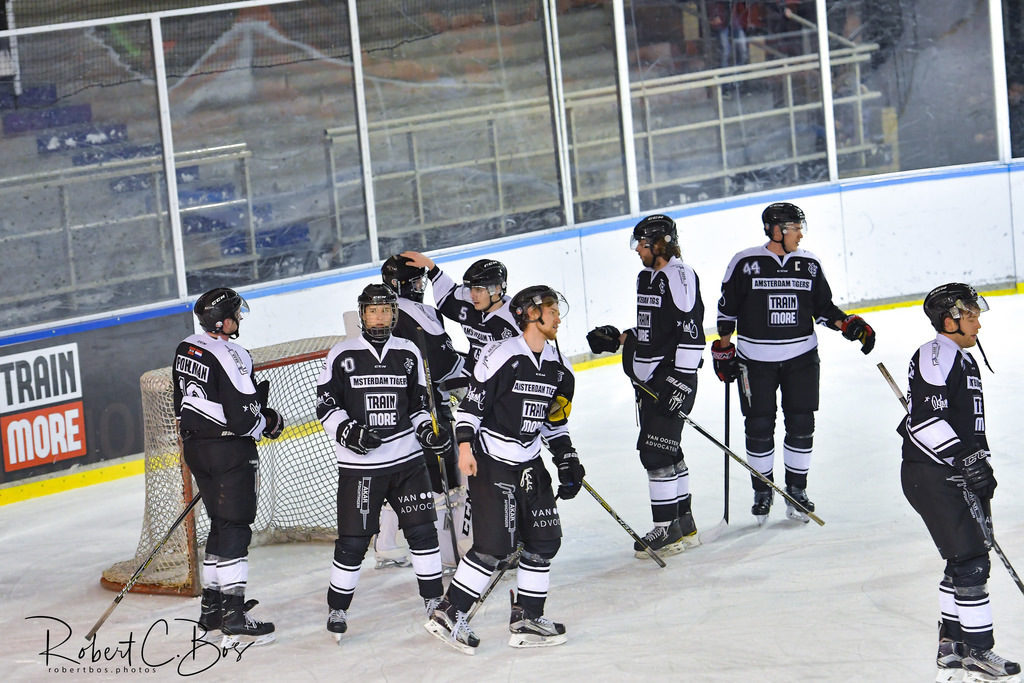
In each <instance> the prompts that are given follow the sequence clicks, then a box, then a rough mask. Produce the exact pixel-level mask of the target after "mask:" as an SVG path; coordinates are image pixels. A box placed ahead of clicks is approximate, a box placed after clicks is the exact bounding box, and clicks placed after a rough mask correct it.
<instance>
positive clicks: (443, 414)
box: [375, 255, 471, 571]
mask: <svg viewBox="0 0 1024 683" xmlns="http://www.w3.org/2000/svg"><path fill="white" fill-rule="evenodd" d="M380 272H381V277H382V278H383V280H384V284H386V285H388V286H389V287H391V289H393V290H395V292H396V293H397V294H398V322H397V323H396V324H395V329H394V330H393V332H392V334H394V336H396V337H401V338H402V339H408V340H409V341H411V342H412V343H414V344H416V345H417V346H418V345H419V344H421V343H422V344H425V346H426V348H420V349H419V350H420V353H421V354H422V355H423V356H424V360H425V361H426V362H427V363H428V364H429V367H430V381H431V386H430V387H428V389H430V390H432V391H433V393H434V405H435V406H436V411H437V412H436V415H435V417H436V418H437V427H438V429H440V430H444V431H445V432H446V433H447V435H448V438H447V439H446V441H447V445H446V447H445V448H443V449H440V450H438V451H436V452H435V451H433V450H430V449H426V448H425V449H424V455H425V456H426V462H427V471H428V472H430V483H431V486H432V487H433V489H434V493H435V494H437V495H435V496H434V507H435V508H437V516H438V541H439V542H440V544H441V561H442V563H443V564H444V566H445V568H446V571H450V570H454V568H455V565H456V564H457V563H458V558H459V557H460V556H461V555H462V551H460V549H459V548H458V547H452V534H451V533H450V531H448V530H447V526H446V518H447V512H446V509H445V508H446V506H447V505H451V506H452V524H453V525H454V528H455V537H456V545H458V546H464V547H465V549H466V550H468V549H469V546H470V544H471V537H470V532H469V525H468V520H465V513H466V489H465V487H464V486H460V482H459V470H458V466H457V463H456V458H455V441H454V439H453V438H452V428H453V426H452V424H453V420H454V418H453V416H452V409H451V402H450V400H449V399H450V394H449V392H447V391H443V390H442V389H441V385H442V383H444V382H447V381H449V380H452V379H455V378H462V377H463V376H464V375H465V358H464V356H463V355H462V354H460V353H459V352H458V351H456V350H455V347H454V345H453V344H452V339H451V337H449V336H448V333H447V332H446V331H445V329H444V320H443V319H442V318H441V316H440V314H439V313H438V312H437V309H436V308H434V307H433V306H430V305H428V304H424V303H423V293H424V291H425V288H426V284H427V269H426V268H423V267H416V266H413V265H410V264H409V260H408V259H407V258H406V257H404V256H401V255H395V256H391V257H390V258H388V259H387V260H386V261H385V262H384V264H383V265H382V266H381V269H380ZM442 459H443V462H444V474H445V477H444V478H442V476H441V467H440V462H441V460H442ZM443 479H447V483H448V490H447V491H446V489H445V486H444V481H443ZM381 515H382V519H381V532H380V533H379V534H378V535H377V538H376V541H375V543H376V546H377V547H376V548H375V550H376V551H377V555H378V562H379V561H380V560H381V559H382V553H383V554H386V553H387V552H388V550H387V549H386V548H387V547H393V546H394V545H395V543H394V542H393V541H391V542H389V539H388V534H387V533H386V529H385V525H386V521H387V520H385V519H384V517H385V516H387V517H389V518H394V512H393V511H389V509H388V507H385V509H384V511H383V512H382V513H381ZM388 526H391V527H393V528H394V529H396V530H397V526H398V525H397V519H394V521H393V523H391V524H388ZM385 544H386V545H385ZM382 545H385V547H384V548H382V547H381V546H382ZM449 568H450V570H449Z"/></svg>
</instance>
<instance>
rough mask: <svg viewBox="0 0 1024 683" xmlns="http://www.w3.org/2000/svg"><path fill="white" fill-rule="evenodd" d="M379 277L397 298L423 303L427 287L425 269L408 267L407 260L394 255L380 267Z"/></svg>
mask: <svg viewBox="0 0 1024 683" xmlns="http://www.w3.org/2000/svg"><path fill="white" fill-rule="evenodd" d="M380 276H381V279H382V280H384V284H386V285H387V286H388V287H390V288H391V289H393V290H395V292H397V293H398V295H399V296H404V297H405V298H407V299H412V300H413V301H419V302H422V301H423V292H424V290H425V289H426V286H427V269H426V268H422V267H420V268H417V267H416V266H413V265H409V259H408V258H407V257H405V256H401V255H399V254H395V255H394V256H391V257H389V258H388V260H387V261H385V262H384V264H383V265H382V266H381V267H380Z"/></svg>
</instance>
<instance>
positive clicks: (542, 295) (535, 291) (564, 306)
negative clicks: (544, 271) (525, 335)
mask: <svg viewBox="0 0 1024 683" xmlns="http://www.w3.org/2000/svg"><path fill="white" fill-rule="evenodd" d="M551 303H553V304H555V305H557V306H558V317H559V318H562V317H564V316H565V315H566V314H567V313H568V312H569V304H568V303H567V302H566V300H565V297H564V296H562V295H561V294H560V293H558V292H556V291H555V290H554V289H552V288H551V287H548V286H547V285H534V286H532V287H527V288H526V289H523V290H521V291H519V292H517V293H516V295H515V296H513V297H512V301H511V303H509V310H510V311H511V312H512V318H513V319H514V320H515V321H516V325H518V326H519V329H521V330H522V329H525V328H526V325H527V324H528V323H536V322H543V321H542V318H541V316H540V315H538V316H537V317H535V318H531V317H530V316H529V313H530V309H531V308H536V309H538V311H539V310H540V307H541V306H543V305H544V304H551Z"/></svg>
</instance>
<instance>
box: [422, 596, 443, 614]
mask: <svg viewBox="0 0 1024 683" xmlns="http://www.w3.org/2000/svg"><path fill="white" fill-rule="evenodd" d="M440 604H441V598H439V597H438V598H423V611H424V612H426V614H424V616H425V617H426V618H427V619H429V618H430V616H431V615H432V614H433V613H434V610H436V609H437V606H438V605H440Z"/></svg>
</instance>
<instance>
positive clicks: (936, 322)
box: [924, 282, 988, 332]
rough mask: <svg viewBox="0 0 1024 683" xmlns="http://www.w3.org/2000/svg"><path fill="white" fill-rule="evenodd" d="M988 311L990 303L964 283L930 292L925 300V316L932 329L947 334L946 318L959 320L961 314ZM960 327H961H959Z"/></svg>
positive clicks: (940, 287)
mask: <svg viewBox="0 0 1024 683" xmlns="http://www.w3.org/2000/svg"><path fill="white" fill-rule="evenodd" d="M987 310H988V302H987V301H985V297H983V296H982V295H980V294H978V291H977V290H976V289H974V287H971V286H970V285H966V284H964V283H962V282H949V283H947V284H944V285H940V286H938V287H936V288H935V289H933V290H932V291H930V292H928V296H926V297H925V298H924V314H925V315H927V316H928V320H930V321H931V323H932V327H934V328H935V329H936V330H938V331H939V332H945V331H946V328H945V325H944V321H945V319H946V318H952V319H953V320H959V319H960V314H961V312H971V313H976V314H977V313H983V312H984V311H987ZM958 327H959V326H958Z"/></svg>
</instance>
